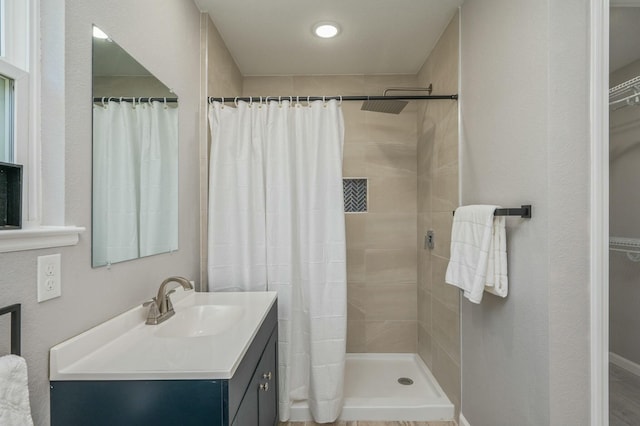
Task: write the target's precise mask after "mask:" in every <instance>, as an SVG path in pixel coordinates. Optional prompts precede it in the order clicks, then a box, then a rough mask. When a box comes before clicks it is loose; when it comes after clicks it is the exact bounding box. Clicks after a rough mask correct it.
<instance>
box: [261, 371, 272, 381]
mask: <svg viewBox="0 0 640 426" xmlns="http://www.w3.org/2000/svg"><path fill="white" fill-rule="evenodd" d="M262 378H263V379H267V380H271V371H269V372H268V373H264V374H263V375H262Z"/></svg>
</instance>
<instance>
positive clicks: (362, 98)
mask: <svg viewBox="0 0 640 426" xmlns="http://www.w3.org/2000/svg"><path fill="white" fill-rule="evenodd" d="M332 99H335V100H338V101H419V100H429V99H450V100H454V101H455V100H457V99H458V95H457V94H456V95H417V96H242V97H230V98H226V97H225V98H214V97H210V98H209V103H211V102H225V103H226V102H237V101H244V102H262V101H263V100H264V101H265V102H267V100H269V101H290V102H293V101H294V100H295V101H296V102H300V101H304V102H311V101H329V100H332Z"/></svg>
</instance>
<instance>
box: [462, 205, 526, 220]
mask: <svg viewBox="0 0 640 426" xmlns="http://www.w3.org/2000/svg"><path fill="white" fill-rule="evenodd" d="M531 210H532V209H531V204H524V205H522V206H520V207H519V208H518V207H516V208H508V209H496V211H495V212H493V215H494V216H520V217H521V218H524V219H531ZM453 214H454V215H455V214H456V212H455V210H454V211H453Z"/></svg>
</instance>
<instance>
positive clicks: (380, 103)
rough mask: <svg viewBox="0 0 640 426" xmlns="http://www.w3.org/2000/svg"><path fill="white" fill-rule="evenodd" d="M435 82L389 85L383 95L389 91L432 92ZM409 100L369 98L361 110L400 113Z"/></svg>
mask: <svg viewBox="0 0 640 426" xmlns="http://www.w3.org/2000/svg"><path fill="white" fill-rule="evenodd" d="M432 91H433V84H430V85H429V87H389V88H386V89H384V92H383V93H382V96H387V92H429V94H431V92H432ZM408 103H409V101H400V100H396V99H382V100H367V101H364V102H363V103H362V107H361V108H360V110H362V111H373V112H383V113H385V114H400V113H401V112H402V110H403V109H404V107H406V106H407V104H408Z"/></svg>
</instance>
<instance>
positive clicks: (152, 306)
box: [142, 297, 160, 325]
mask: <svg viewBox="0 0 640 426" xmlns="http://www.w3.org/2000/svg"><path fill="white" fill-rule="evenodd" d="M142 306H143V307H147V306H148V307H149V313H148V314H147V321H146V323H147V324H152V325H153V324H158V318H160V309H159V307H158V301H157V300H156V298H155V297H154V298H153V299H151V300H148V301H146V302H144V303H143V304H142Z"/></svg>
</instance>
